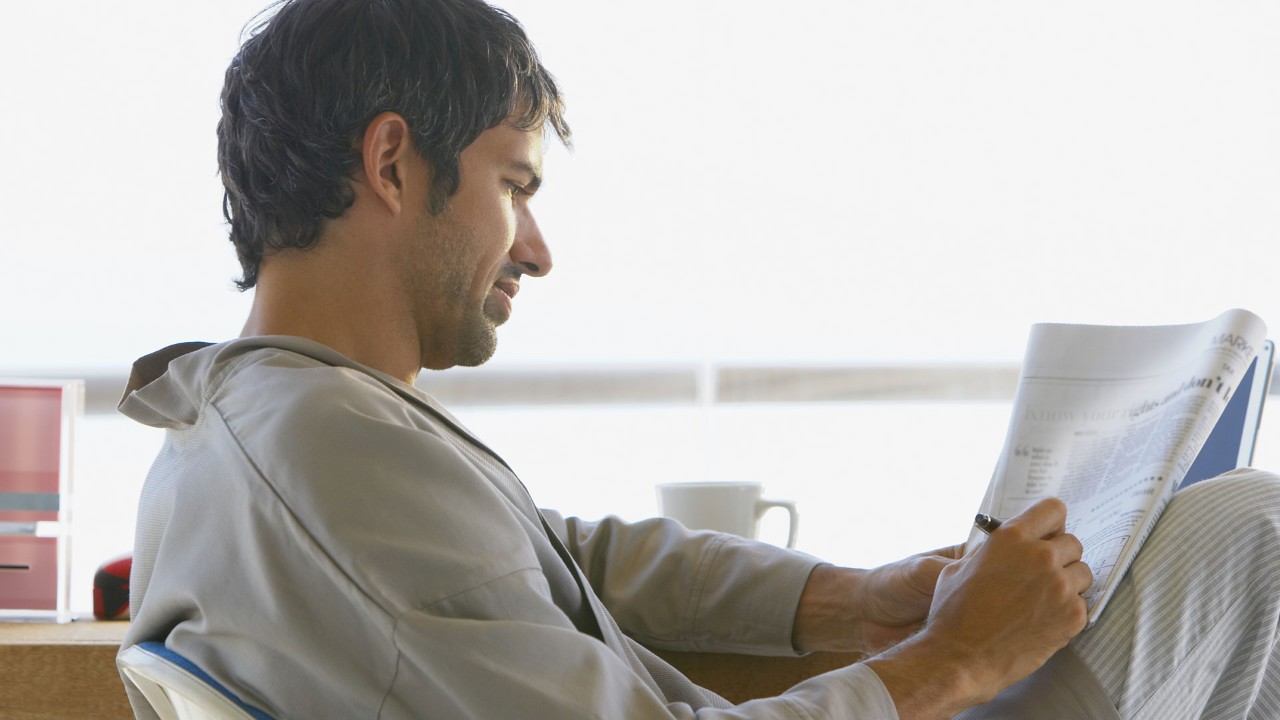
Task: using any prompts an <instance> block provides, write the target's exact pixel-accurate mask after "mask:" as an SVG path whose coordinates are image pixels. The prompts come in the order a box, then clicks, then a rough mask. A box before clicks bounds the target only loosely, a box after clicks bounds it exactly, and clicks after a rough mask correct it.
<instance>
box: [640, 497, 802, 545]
mask: <svg viewBox="0 0 1280 720" xmlns="http://www.w3.org/2000/svg"><path fill="white" fill-rule="evenodd" d="M763 492H764V487H763V486H762V485H761V484H760V483H753V482H695V483H664V484H662V485H659V486H658V508H659V512H661V513H662V514H663V515H664V516H665V517H669V518H674V519H676V520H679V521H680V523H681V524H682V525H684V526H685V527H687V528H690V529H694V530H718V531H720V532H726V533H733V534H734V535H738V536H741V537H744V538H751V539H755V538H756V534H757V532H758V531H759V529H760V518H761V517H764V514H765V512H767V511H768V510H769V509H770V508H775V507H779V508H783V509H784V510H786V511H787V514H789V515H790V516H791V523H790V527H789V529H788V531H787V547H789V548H794V547H795V546H796V533H797V532H799V530H800V515H799V513H797V512H796V504H795V501H793V500H765V499H763V498H761V497H760V496H761V495H762V494H763Z"/></svg>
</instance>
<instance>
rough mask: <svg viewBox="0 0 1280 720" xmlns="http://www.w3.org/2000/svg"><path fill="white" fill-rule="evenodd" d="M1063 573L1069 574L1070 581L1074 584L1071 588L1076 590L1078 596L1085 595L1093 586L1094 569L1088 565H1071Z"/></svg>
mask: <svg viewBox="0 0 1280 720" xmlns="http://www.w3.org/2000/svg"><path fill="white" fill-rule="evenodd" d="M1063 571H1064V572H1066V573H1067V577H1068V579H1069V580H1070V581H1071V582H1072V586H1071V587H1072V589H1074V590H1076V594H1078V595H1083V594H1084V592H1085V591H1086V590H1088V589H1089V588H1090V587H1092V586H1093V569H1092V568H1090V567H1089V566H1088V565H1085V564H1084V563H1082V562H1076V563H1071V564H1070V565H1068V566H1067V567H1065V568H1064V569H1063ZM1077 588H1078V589H1077Z"/></svg>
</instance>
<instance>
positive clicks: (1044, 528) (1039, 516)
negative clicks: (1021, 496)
mask: <svg viewBox="0 0 1280 720" xmlns="http://www.w3.org/2000/svg"><path fill="white" fill-rule="evenodd" d="M1001 527H1002V528H1004V527H1016V528H1019V529H1021V530H1022V531H1024V532H1026V533H1027V534H1028V535H1030V536H1032V537H1037V538H1051V537H1053V536H1055V535H1061V534H1062V533H1064V532H1066V530H1067V504H1066V503H1064V502H1062V501H1061V500H1059V499H1058V498H1045V499H1044V500H1040V501H1038V502H1036V504H1035V505H1032V506H1031V507H1029V508H1027V509H1026V510H1023V511H1022V512H1021V513H1018V514H1017V515H1016V516H1014V517H1013V518H1012V519H1010V520H1009V521H1008V522H1006V523H1005V524H1004V525H1002V526H1001Z"/></svg>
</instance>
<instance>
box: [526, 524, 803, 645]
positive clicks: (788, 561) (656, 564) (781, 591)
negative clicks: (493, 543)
mask: <svg viewBox="0 0 1280 720" xmlns="http://www.w3.org/2000/svg"><path fill="white" fill-rule="evenodd" d="M544 514H546V516H547V521H548V523H549V524H550V526H551V527H552V529H553V530H554V531H555V532H556V533H557V534H558V535H560V537H561V540H562V541H563V542H564V543H565V545H566V546H567V547H568V548H569V551H570V552H571V553H572V554H573V556H574V559H575V560H576V561H577V562H578V565H579V566H581V568H582V569H583V571H584V572H585V573H586V576H587V579H588V581H589V582H590V583H591V587H592V589H594V590H595V591H596V594H597V595H599V596H600V598H601V599H602V600H603V601H604V604H605V606H606V607H607V608H608V609H609V612H610V614H612V615H613V616H614V618H615V619H616V620H617V621H618V624H619V625H620V626H621V627H622V629H623V631H624V632H626V633H627V634H628V635H630V636H631V637H633V638H635V639H636V640H638V641H640V642H641V643H643V644H645V645H649V646H651V647H658V648H665V649H670V650H691V651H699V652H733V653H745V654H755V655H793V654H796V652H795V650H794V648H793V647H792V644H791V631H792V626H793V624H794V622H795V614H796V606H797V605H798V604H799V601H800V593H801V591H802V590H803V589H804V585H805V583H806V582H807V581H808V578H809V574H810V573H811V572H812V571H813V568H814V567H815V566H816V565H817V564H818V560H817V559H815V558H813V557H810V556H808V555H805V554H803V553H798V552H795V551H791V550H785V549H782V548H778V547H775V546H773V545H769V544H767V543H761V542H755V541H751V540H743V539H741V538H737V537H734V536H732V535H724V534H721V533H711V532H693V531H689V530H686V529H685V528H684V527H683V526H681V525H680V524H679V523H676V522H674V521H671V520H667V519H663V518H654V519H650V520H645V521H642V522H638V523H626V522H623V521H622V520H620V519H618V518H616V517H610V518H606V519H604V520H602V521H600V522H584V521H582V520H579V519H577V518H568V519H564V518H562V517H561V516H560V515H559V514H557V513H555V512H554V511H544Z"/></svg>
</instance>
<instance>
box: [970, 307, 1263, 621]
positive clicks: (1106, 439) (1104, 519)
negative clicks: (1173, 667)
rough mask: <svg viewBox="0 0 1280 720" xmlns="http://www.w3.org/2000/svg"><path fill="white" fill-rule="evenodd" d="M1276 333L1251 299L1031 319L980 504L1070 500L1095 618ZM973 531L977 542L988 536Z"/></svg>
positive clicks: (1016, 507)
mask: <svg viewBox="0 0 1280 720" xmlns="http://www.w3.org/2000/svg"><path fill="white" fill-rule="evenodd" d="M1265 337H1266V326H1265V325H1264V323H1263V322H1262V320H1261V319H1260V318H1259V317H1258V316H1256V315H1254V314H1253V313H1250V312H1248V311H1245V310H1229V311H1227V312H1225V313H1223V314H1222V315H1220V316H1218V317H1217V318H1215V319H1213V320H1210V321H1207V322H1202V323H1195V324H1190V325H1169V326H1156V327H1111V326H1097V325H1060V324H1038V325H1035V326H1033V327H1032V329H1031V337H1030V340H1029V341H1028V343H1027V351H1026V357H1025V359H1024V361H1023V367H1022V376H1021V378H1020V379H1019V382H1018V390H1017V394H1016V395H1015V397H1014V404H1013V407H1014V410H1013V417H1012V419H1011V420H1010V423H1009V433H1008V436H1007V437H1006V439H1005V446H1004V450H1003V452H1002V453H1001V457H1000V461H999V463H998V464H997V465H996V470H995V473H994V475H993V476H992V478H991V484H990V485H989V486H988V488H987V493H986V496H985V497H984V498H983V501H982V507H981V509H980V512H983V513H986V514H988V515H992V516H994V517H997V518H1009V517H1012V516H1014V515H1017V514H1018V513H1020V512H1022V511H1023V510H1024V509H1026V508H1027V507H1028V506H1030V505H1031V504H1033V503H1035V502H1036V501H1037V500H1040V499H1042V498H1047V497H1058V498H1060V499H1062V500H1063V501H1064V502H1066V504H1067V532H1069V533H1072V534H1074V535H1075V536H1076V537H1078V538H1079V539H1080V541H1081V543H1082V544H1083V545H1084V562H1085V563H1087V564H1088V565H1089V567H1090V568H1091V569H1092V570H1093V574H1094V583H1093V586H1092V587H1090V588H1089V590H1088V592H1087V593H1086V594H1085V599H1086V601H1087V602H1088V607H1089V624H1090V625H1092V624H1093V623H1094V622H1095V621H1096V620H1097V619H1098V617H1099V616H1100V615H1101V613H1102V611H1103V609H1104V608H1105V607H1106V604H1107V600H1109V599H1110V597H1111V595H1112V593H1113V592H1114V591H1115V587H1116V585H1117V584H1118V583H1119V582H1120V579H1121V578H1122V577H1123V576H1124V572H1125V570H1127V569H1128V567H1129V564H1130V563H1131V562H1132V561H1133V558H1134V557H1135V556H1136V555H1137V554H1138V549H1139V548H1140V547H1141V546H1142V543H1143V541H1145V540H1146V538H1147V535H1148V534H1150V532H1151V530H1152V528H1153V527H1154V526H1155V524H1156V520H1157V519H1159V517H1160V513H1161V512H1162V511H1163V510H1164V508H1165V506H1166V505H1167V504H1168V503H1169V500H1170V499H1171V498H1172V497H1173V493H1174V491H1175V490H1177V488H1178V485H1179V483H1181V482H1182V479H1183V477H1184V476H1185V475H1186V474H1187V470H1188V469H1189V468H1190V467H1191V464H1192V462H1193V461H1194V460H1195V458H1196V455H1197V454H1198V453H1199V452H1200V448H1201V446H1202V445H1204V442H1205V439H1206V438H1207V437H1208V436H1209V433H1210V431H1212V430H1213V426H1214V424H1215V423H1217V421H1218V417H1219V416H1220V415H1221V414H1222V411H1223V409H1224V408H1225V407H1226V405H1227V401H1228V400H1229V399H1230V398H1231V396H1232V393H1233V392H1234V391H1235V388H1236V385H1237V384H1238V383H1239V381H1240V380H1241V378H1242V377H1243V376H1244V374H1245V372H1246V371H1247V370H1248V369H1249V365H1250V363H1252V361H1253V358H1254V356H1255V355H1257V349H1258V348H1260V347H1261V345H1262V342H1263V341H1264V339H1265ZM983 537H984V536H983V535H982V534H981V533H980V532H978V531H976V530H975V531H974V532H973V533H972V535H971V536H970V540H969V547H970V549H972V548H973V547H976V546H977V544H979V543H981V542H982V540H983Z"/></svg>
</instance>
